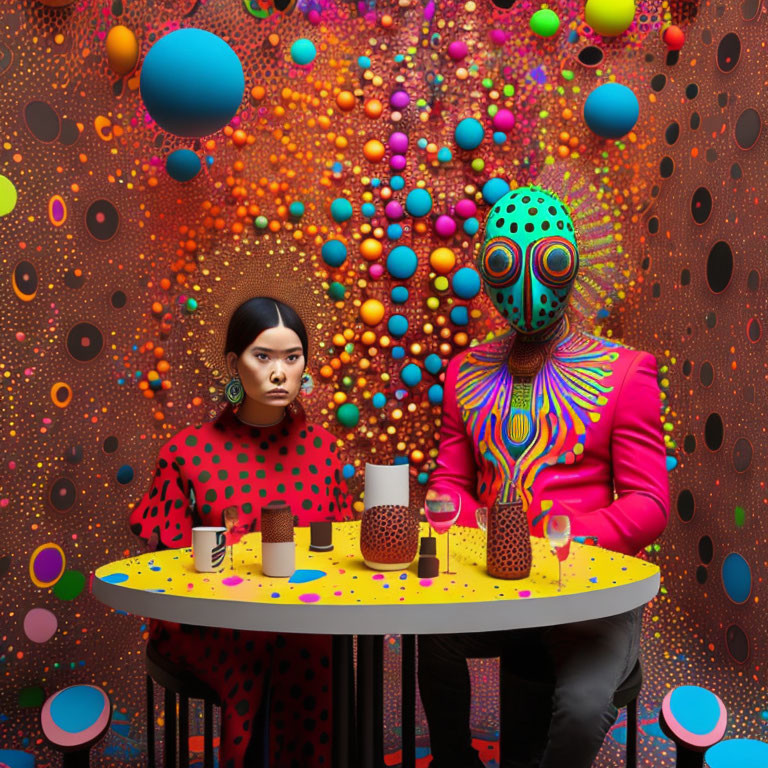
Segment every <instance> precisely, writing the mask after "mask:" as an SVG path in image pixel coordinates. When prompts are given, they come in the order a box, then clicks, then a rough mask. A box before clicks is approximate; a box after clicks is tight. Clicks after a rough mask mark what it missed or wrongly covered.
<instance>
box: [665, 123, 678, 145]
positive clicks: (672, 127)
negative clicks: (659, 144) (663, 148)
mask: <svg viewBox="0 0 768 768" xmlns="http://www.w3.org/2000/svg"><path fill="white" fill-rule="evenodd" d="M679 138H680V123H678V122H677V121H675V122H672V123H670V124H669V125H668V126H667V129H666V130H665V131H664V141H666V142H667V144H669V145H670V146H672V144H674V143H675V142H676V141H677V140H678V139H679Z"/></svg>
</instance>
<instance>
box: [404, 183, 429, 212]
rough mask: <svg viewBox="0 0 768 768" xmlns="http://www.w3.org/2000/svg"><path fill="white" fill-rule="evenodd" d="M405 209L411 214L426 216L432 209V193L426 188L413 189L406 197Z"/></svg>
mask: <svg viewBox="0 0 768 768" xmlns="http://www.w3.org/2000/svg"><path fill="white" fill-rule="evenodd" d="M405 210H406V211H408V213H409V214H410V215H411V216H426V215H427V214H428V213H429V212H430V211H431V210H432V195H430V194H429V192H427V190H426V189H421V188H418V189H412V190H411V191H410V192H409V193H408V197H406V198H405Z"/></svg>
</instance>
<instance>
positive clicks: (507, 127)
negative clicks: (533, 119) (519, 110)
mask: <svg viewBox="0 0 768 768" xmlns="http://www.w3.org/2000/svg"><path fill="white" fill-rule="evenodd" d="M514 125H515V116H514V115H513V114H512V113H511V112H510V111H509V110H508V109H500V110H499V111H498V112H497V113H496V114H495V115H494V116H493V127H494V128H495V129H496V130H497V131H503V132H504V133H507V131H511V130H512V128H513V127H514Z"/></svg>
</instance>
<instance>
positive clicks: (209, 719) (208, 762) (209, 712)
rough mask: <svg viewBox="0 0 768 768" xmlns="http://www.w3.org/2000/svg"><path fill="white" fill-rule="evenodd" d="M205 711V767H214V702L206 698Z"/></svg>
mask: <svg viewBox="0 0 768 768" xmlns="http://www.w3.org/2000/svg"><path fill="white" fill-rule="evenodd" d="M204 707H205V709H204V713H203V749H204V753H203V768H213V704H211V702H210V701H208V700H206V701H205V703H204Z"/></svg>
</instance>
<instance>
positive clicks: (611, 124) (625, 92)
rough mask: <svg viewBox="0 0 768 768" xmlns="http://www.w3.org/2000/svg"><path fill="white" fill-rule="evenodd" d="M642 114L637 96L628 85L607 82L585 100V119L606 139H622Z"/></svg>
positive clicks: (592, 128) (593, 130)
mask: <svg viewBox="0 0 768 768" xmlns="http://www.w3.org/2000/svg"><path fill="white" fill-rule="evenodd" d="M639 115H640V105H639V104H638V102H637V96H635V94H634V93H633V91H632V90H630V89H629V88H627V86H626V85H619V83H605V84H604V85H600V86H598V87H597V88H595V90H594V91H592V93H590V94H589V96H587V100H586V102H584V121H585V122H586V124H587V125H588V126H589V128H590V130H591V131H592V132H593V133H596V134H597V135H598V136H601V137H602V138H604V139H620V138H621V137H622V136H626V135H627V134H628V133H629V132H630V131H631V130H632V129H633V128H634V127H635V123H636V122H637V118H638V116H639Z"/></svg>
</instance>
